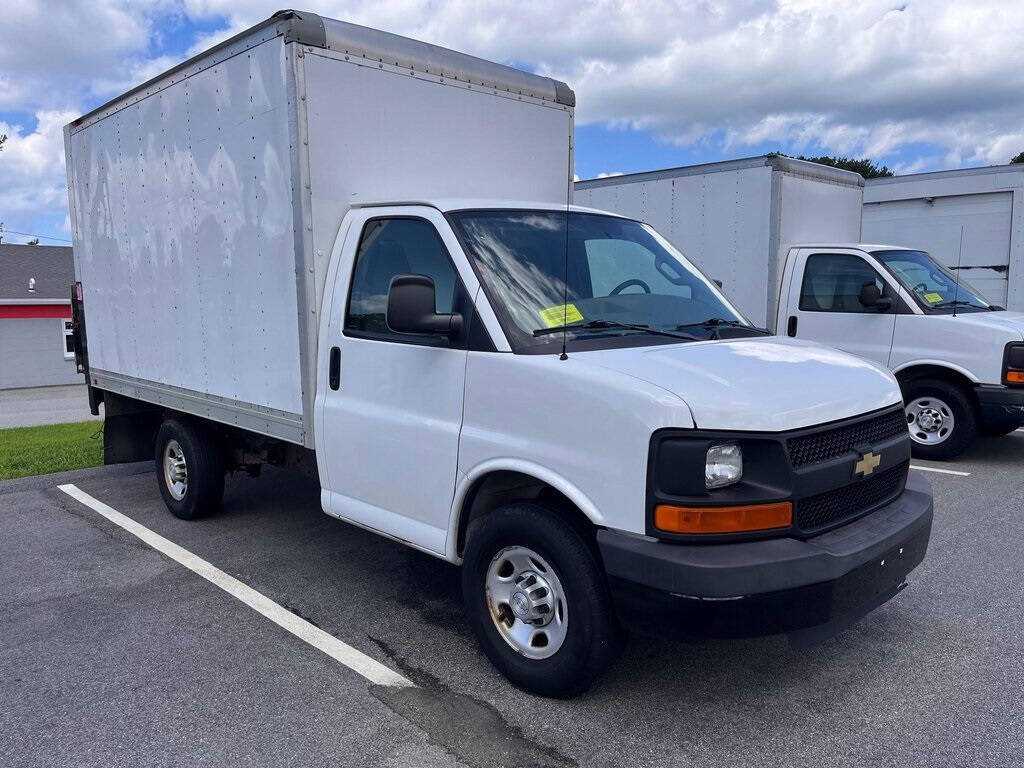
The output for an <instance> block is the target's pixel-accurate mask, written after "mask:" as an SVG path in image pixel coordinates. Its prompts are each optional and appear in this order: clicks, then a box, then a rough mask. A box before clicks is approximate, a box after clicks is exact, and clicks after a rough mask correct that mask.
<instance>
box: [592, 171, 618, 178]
mask: <svg viewBox="0 0 1024 768" xmlns="http://www.w3.org/2000/svg"><path fill="white" fill-rule="evenodd" d="M621 175H622V171H610V172H606V171H601V173H599V174H597V178H599V179H609V178H611V177H612V176H621Z"/></svg>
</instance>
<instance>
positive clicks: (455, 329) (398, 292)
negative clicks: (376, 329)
mask: <svg viewBox="0 0 1024 768" xmlns="http://www.w3.org/2000/svg"><path fill="white" fill-rule="evenodd" d="M385 320H386V322H387V325H388V328H389V329H390V330H392V331H394V332H395V333H416V334H430V335H436V336H455V335H456V334H458V333H459V331H461V330H462V315H460V314H459V313H458V312H451V313H449V314H444V315H439V314H438V313H437V303H436V299H435V289H434V280H433V278H430V277H427V276H426V275H395V276H394V277H393V278H391V284H390V285H389V286H388V311H387V315H386V316H385Z"/></svg>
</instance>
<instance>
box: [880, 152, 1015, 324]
mask: <svg viewBox="0 0 1024 768" xmlns="http://www.w3.org/2000/svg"><path fill="white" fill-rule="evenodd" d="M863 229H864V235H863V236H864V239H865V240H867V241H870V242H873V243H889V244H891V245H899V246H904V247H907V248H921V249H923V250H926V251H928V252H929V253H930V254H931V255H932V256H933V257H934V258H935V259H937V260H938V261H939V263H940V264H943V265H944V266H946V267H948V268H950V269H953V270H954V271H957V272H959V274H961V275H962V276H963V278H964V279H965V280H967V281H968V282H970V283H971V284H972V285H974V286H975V287H976V288H977V289H978V290H979V291H981V292H982V293H983V294H984V295H985V296H986V297H987V298H988V299H989V300H990V301H992V302H993V303H995V304H999V305H1001V306H1004V307H1006V308H1007V309H1011V310H1017V311H1024V164H1016V165H997V166H991V167H988V168H964V169H962V170H953V171H936V172H933V173H915V174H910V175H907V176H893V177H888V178H881V179H869V180H868V181H867V182H866V183H865V187H864V224H863ZM961 233H962V235H963V238H962V240H963V244H962V245H961Z"/></svg>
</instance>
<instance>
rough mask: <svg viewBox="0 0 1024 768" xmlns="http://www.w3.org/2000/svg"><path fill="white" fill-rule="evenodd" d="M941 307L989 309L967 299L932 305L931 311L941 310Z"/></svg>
mask: <svg viewBox="0 0 1024 768" xmlns="http://www.w3.org/2000/svg"><path fill="white" fill-rule="evenodd" d="M941 307H974V308H975V309H988V307H983V306H981V305H980V304H975V303H973V302H970V301H966V300H965V299H951V300H950V301H940V302H939V303H938V304H932V305H931V307H930V309H939V308H941Z"/></svg>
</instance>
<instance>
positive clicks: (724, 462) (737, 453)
mask: <svg viewBox="0 0 1024 768" xmlns="http://www.w3.org/2000/svg"><path fill="white" fill-rule="evenodd" d="M742 479H743V451H741V450H740V447H739V446H738V445H736V444H735V443H722V444H720V445H712V446H711V447H710V448H708V456H707V461H706V462H705V464H704V485H705V487H707V488H709V489H710V488H724V487H725V486H727V485H732V484H733V483H738V482H739V481H740V480H742Z"/></svg>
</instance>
